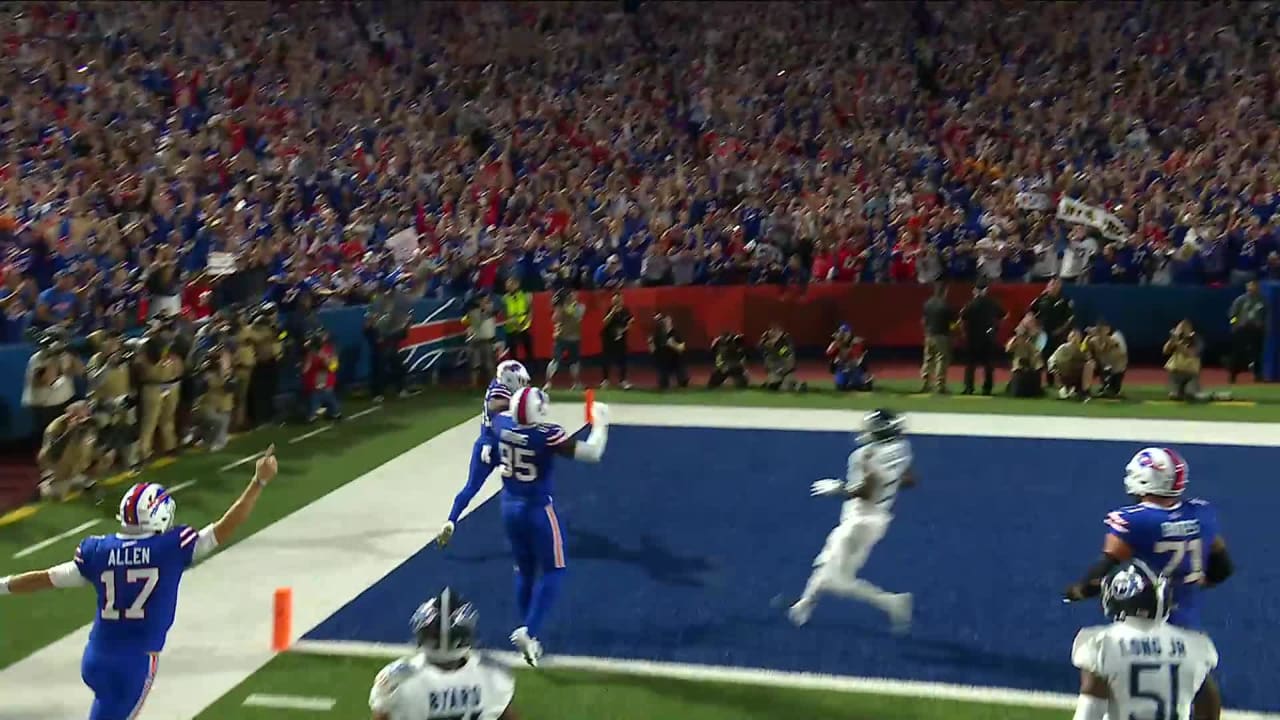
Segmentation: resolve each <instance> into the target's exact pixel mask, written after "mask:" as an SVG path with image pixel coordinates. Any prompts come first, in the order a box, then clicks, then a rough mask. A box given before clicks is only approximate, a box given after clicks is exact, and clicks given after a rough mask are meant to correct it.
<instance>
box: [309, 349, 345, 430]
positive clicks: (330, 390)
mask: <svg viewBox="0 0 1280 720" xmlns="http://www.w3.org/2000/svg"><path fill="white" fill-rule="evenodd" d="M337 384H338V356H337V354H336V353H335V352H334V349H333V345H332V344H330V343H329V339H328V338H327V337H326V336H325V334H324V333H323V332H320V333H315V334H312V335H311V336H310V337H308V338H307V355H306V358H305V359H304V360H303V361H302V387H303V393H304V394H305V395H306V398H307V422H315V421H316V420H317V419H318V418H319V417H320V411H321V410H322V409H323V410H324V411H325V414H326V415H327V416H328V418H329V419H330V420H340V419H342V408H341V407H339V406H338V396H337V394H336V393H335V392H334V388H336V387H337Z"/></svg>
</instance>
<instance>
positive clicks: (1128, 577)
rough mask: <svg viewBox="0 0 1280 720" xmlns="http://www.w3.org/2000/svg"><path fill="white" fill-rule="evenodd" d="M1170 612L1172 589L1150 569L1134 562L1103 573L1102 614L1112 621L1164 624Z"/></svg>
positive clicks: (1171, 607)
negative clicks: (1125, 620)
mask: <svg viewBox="0 0 1280 720" xmlns="http://www.w3.org/2000/svg"><path fill="white" fill-rule="evenodd" d="M1172 610H1173V588H1172V587H1171V586H1170V585H1169V581H1168V580H1167V579H1166V578H1165V577H1164V576H1163V575H1158V574H1156V572H1155V571H1153V570H1152V569H1151V568H1150V566H1148V565H1147V564H1146V563H1144V562H1142V561H1141V560H1138V559H1136V558H1134V559H1133V560H1130V561H1129V562H1126V563H1122V564H1120V565H1118V566H1116V567H1114V568H1112V570H1111V572H1109V573H1107V577H1106V578H1105V579H1104V580H1103V581H1102V611H1103V612H1104V613H1106V615H1107V617H1109V618H1111V619H1112V620H1117V621H1119V620H1124V619H1125V618H1135V617H1136V618H1146V619H1148V620H1166V619H1168V617H1169V613H1170V612H1171V611H1172Z"/></svg>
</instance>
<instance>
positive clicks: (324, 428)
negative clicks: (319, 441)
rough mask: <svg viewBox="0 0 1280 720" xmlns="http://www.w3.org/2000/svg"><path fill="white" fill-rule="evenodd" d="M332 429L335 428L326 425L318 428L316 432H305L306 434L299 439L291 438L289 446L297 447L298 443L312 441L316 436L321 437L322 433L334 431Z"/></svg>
mask: <svg viewBox="0 0 1280 720" xmlns="http://www.w3.org/2000/svg"><path fill="white" fill-rule="evenodd" d="M332 429H333V426H332V425H324V426H321V427H318V428H316V429H315V430H312V431H310V432H304V433H302V434H301V435H299V436H298V437H296V438H289V444H290V445H297V444H298V443H300V442H302V441H303V440H310V439H311V438H313V437H315V436H317V435H319V434H320V433H326V432H329V431H330V430H332Z"/></svg>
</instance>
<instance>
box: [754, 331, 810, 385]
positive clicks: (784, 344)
mask: <svg viewBox="0 0 1280 720" xmlns="http://www.w3.org/2000/svg"><path fill="white" fill-rule="evenodd" d="M760 354H761V356H762V357H763V359H764V372H765V380H764V386H765V388H767V389H769V390H774V391H777V390H799V391H804V390H808V389H809V386H808V384H807V383H804V382H801V381H798V380H796V375H795V373H796V346H795V343H794V342H792V340H791V334H790V333H788V332H787V331H786V330H783V329H782V323H780V322H776V321H775V322H774V323H772V324H771V325H769V329H768V330H765V331H764V334H763V335H761V336H760Z"/></svg>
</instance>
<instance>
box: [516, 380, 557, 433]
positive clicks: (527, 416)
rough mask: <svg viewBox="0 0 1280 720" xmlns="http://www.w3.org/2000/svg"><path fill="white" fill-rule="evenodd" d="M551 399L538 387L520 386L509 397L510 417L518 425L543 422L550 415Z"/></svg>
mask: <svg viewBox="0 0 1280 720" xmlns="http://www.w3.org/2000/svg"><path fill="white" fill-rule="evenodd" d="M550 406H551V400H549V399H548V398H547V394H546V393H544V392H542V391H541V390H539V389H538V388H533V387H527V388H521V389H520V390H519V391H518V392H517V393H516V394H515V396H514V397H513V398H512V399H511V417H513V418H515V419H516V423H517V424H520V425H537V424H539V423H544V422H546V421H547V418H548V417H549V416H550V412H549V411H550Z"/></svg>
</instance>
